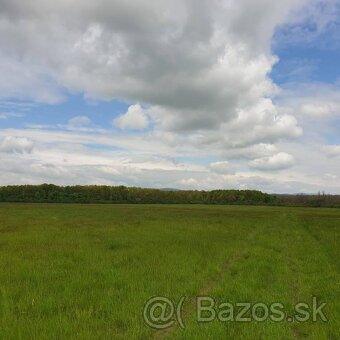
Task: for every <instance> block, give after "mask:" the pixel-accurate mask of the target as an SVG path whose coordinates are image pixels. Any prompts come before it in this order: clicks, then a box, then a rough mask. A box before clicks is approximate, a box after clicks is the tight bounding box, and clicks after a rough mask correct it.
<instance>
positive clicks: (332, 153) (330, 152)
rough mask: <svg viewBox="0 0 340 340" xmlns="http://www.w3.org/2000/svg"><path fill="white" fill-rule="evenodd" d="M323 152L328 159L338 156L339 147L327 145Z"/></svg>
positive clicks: (339, 153)
mask: <svg viewBox="0 0 340 340" xmlns="http://www.w3.org/2000/svg"><path fill="white" fill-rule="evenodd" d="M323 150H324V152H325V153H326V155H327V156H329V157H337V156H340V145H327V146H325V147H324V148H323Z"/></svg>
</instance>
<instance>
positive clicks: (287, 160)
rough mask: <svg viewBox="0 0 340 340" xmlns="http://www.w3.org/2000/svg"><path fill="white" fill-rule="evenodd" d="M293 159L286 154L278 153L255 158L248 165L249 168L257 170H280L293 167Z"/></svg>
mask: <svg viewBox="0 0 340 340" xmlns="http://www.w3.org/2000/svg"><path fill="white" fill-rule="evenodd" d="M294 163H295V160H294V157H293V156H292V155H290V154H288V153H286V152H279V153H277V154H275V155H273V156H270V157H263V158H256V159H254V160H252V161H250V162H249V163H248V164H249V166H250V167H251V168H254V169H259V170H266V171H272V170H282V169H287V168H289V167H291V166H292V165H294Z"/></svg>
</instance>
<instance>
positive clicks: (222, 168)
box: [209, 161, 232, 175]
mask: <svg viewBox="0 0 340 340" xmlns="http://www.w3.org/2000/svg"><path fill="white" fill-rule="evenodd" d="M209 167H210V169H211V171H212V172H215V173H217V174H222V175H226V174H229V173H231V172H232V167H231V165H230V163H229V162H227V161H220V162H214V163H210V165H209Z"/></svg>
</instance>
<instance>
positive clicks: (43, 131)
mask: <svg viewBox="0 0 340 340" xmlns="http://www.w3.org/2000/svg"><path fill="white" fill-rule="evenodd" d="M41 183H54V184H58V185H74V184H81V185H86V184H98V185H99V184H103V185H127V186H140V187H152V188H177V189H198V190H211V189H256V190H261V191H265V192H269V193H317V192H326V193H331V194H340V0H277V1H272V0H199V1H198V0H171V1H169V0H168V1H165V0H133V1H132V0H124V1H122V0H120V1H118V0H96V1H94V0H90V1H82V0H60V1H48V0H32V1H25V2H24V1H21V0H0V185H10V184H41Z"/></svg>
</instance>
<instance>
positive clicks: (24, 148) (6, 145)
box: [0, 136, 34, 153]
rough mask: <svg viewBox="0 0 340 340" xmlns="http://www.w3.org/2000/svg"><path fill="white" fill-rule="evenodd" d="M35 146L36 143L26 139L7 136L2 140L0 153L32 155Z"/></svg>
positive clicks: (0, 141)
mask: <svg viewBox="0 0 340 340" xmlns="http://www.w3.org/2000/svg"><path fill="white" fill-rule="evenodd" d="M33 146H34V142H33V141H32V140H30V139H28V138H25V137H23V138H20V137H13V136H6V137H5V138H4V139H3V140H0V152H5V153H30V152H32V150H33Z"/></svg>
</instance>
